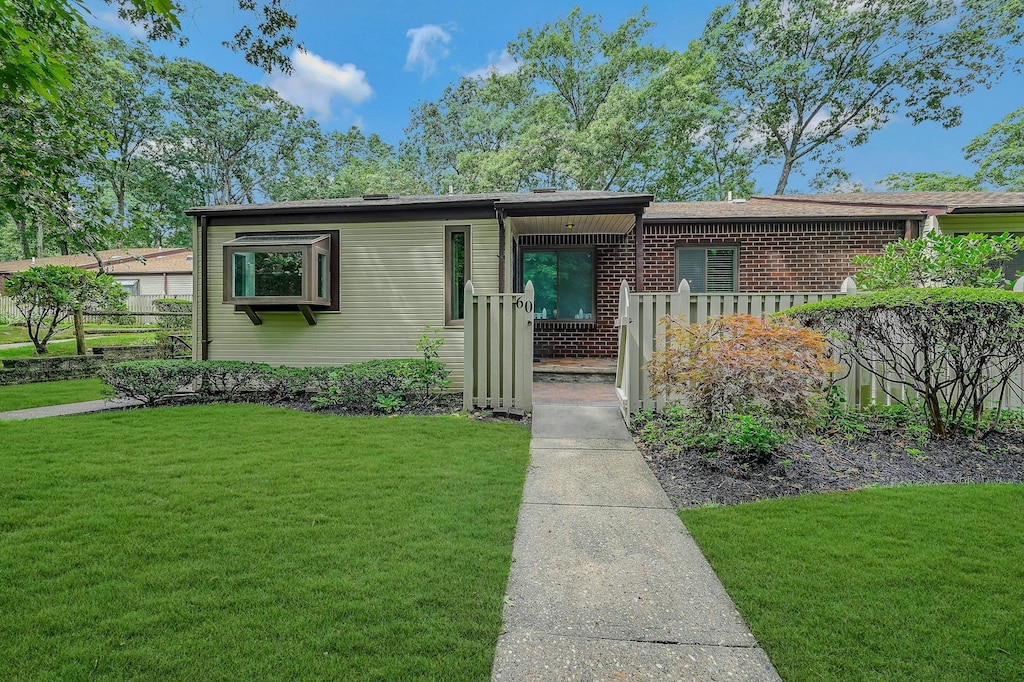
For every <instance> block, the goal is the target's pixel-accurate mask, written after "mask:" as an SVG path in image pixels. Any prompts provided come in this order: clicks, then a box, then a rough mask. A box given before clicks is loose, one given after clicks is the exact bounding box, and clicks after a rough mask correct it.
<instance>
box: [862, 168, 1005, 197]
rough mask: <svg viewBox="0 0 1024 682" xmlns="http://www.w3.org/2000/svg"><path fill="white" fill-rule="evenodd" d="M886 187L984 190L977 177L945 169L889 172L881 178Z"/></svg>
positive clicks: (941, 190)
mask: <svg viewBox="0 0 1024 682" xmlns="http://www.w3.org/2000/svg"><path fill="white" fill-rule="evenodd" d="M882 185H884V186H885V188H886V189H890V190H896V191H900V192H984V191H985V188H984V187H983V186H982V184H981V183H980V182H978V180H977V178H972V177H971V176H969V175H954V174H953V173H947V172H946V171H940V172H937V173H929V172H917V173H890V174H889V175H887V176H885V178H883V179H882Z"/></svg>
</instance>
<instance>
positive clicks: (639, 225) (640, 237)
mask: <svg viewBox="0 0 1024 682" xmlns="http://www.w3.org/2000/svg"><path fill="white" fill-rule="evenodd" d="M633 233H634V234H635V235H636V288H635V291H643V290H644V213H643V211H638V212H637V213H636V222H635V226H634V227H633Z"/></svg>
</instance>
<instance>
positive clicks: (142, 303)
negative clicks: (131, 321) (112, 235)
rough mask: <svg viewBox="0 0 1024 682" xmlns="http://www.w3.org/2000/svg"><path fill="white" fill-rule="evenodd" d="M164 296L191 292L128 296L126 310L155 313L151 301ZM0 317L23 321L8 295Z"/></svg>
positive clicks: (1, 301) (0, 299) (144, 319)
mask: <svg viewBox="0 0 1024 682" xmlns="http://www.w3.org/2000/svg"><path fill="white" fill-rule="evenodd" d="M164 298H174V299H181V300H185V301H191V300H192V294H179V295H176V296H168V295H166V294H145V295H136V296H129V297H128V298H127V299H126V300H125V303H126V305H127V306H128V311H129V312H133V313H155V312H158V311H157V309H156V308H155V307H154V306H153V301H158V300H160V299H164ZM0 318H2V319H3V320H6V321H7V322H9V323H17V322H24V321H25V318H24V316H23V315H22V314H21V312H20V311H19V310H18V309H17V308H16V307H15V306H14V301H13V300H12V299H11V297H10V296H0ZM157 320H158V318H157V317H156V316H144V315H138V316H136V319H135V321H136V322H137V323H139V324H153V323H155V322H157Z"/></svg>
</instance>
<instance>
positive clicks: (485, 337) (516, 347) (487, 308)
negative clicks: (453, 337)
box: [463, 281, 534, 414]
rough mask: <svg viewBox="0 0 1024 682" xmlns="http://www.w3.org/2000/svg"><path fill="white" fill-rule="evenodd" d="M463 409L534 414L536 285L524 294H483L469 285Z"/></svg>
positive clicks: (529, 284) (527, 286) (531, 285)
mask: <svg viewBox="0 0 1024 682" xmlns="http://www.w3.org/2000/svg"><path fill="white" fill-rule="evenodd" d="M465 301H466V313H465V328H464V330H465V346H464V348H465V350H464V353H465V356H464V365H463V371H464V373H465V387H464V388H463V406H464V407H465V409H467V410H473V409H487V410H493V411H496V412H507V413H512V414H525V413H527V412H529V411H531V410H532V409H533V303H534V295H533V283H532V282H527V283H526V286H525V287H524V291H523V292H522V293H512V294H496V293H477V291H476V289H475V288H474V287H473V283H472V282H471V281H470V282H466V298H465Z"/></svg>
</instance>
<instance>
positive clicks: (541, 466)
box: [523, 448, 671, 509]
mask: <svg viewBox="0 0 1024 682" xmlns="http://www.w3.org/2000/svg"><path fill="white" fill-rule="evenodd" d="M523 502H526V503H547V504H560V505H566V504H572V505H603V506H614V507H661V508H663V509H670V508H671V506H670V503H669V500H668V498H667V497H666V496H665V492H664V491H663V490H662V488H661V485H660V484H659V483H658V479H656V478H655V477H654V474H652V473H651V470H650V469H649V468H648V466H647V464H646V463H644V461H643V459H641V458H640V457H639V456H638V455H637V452H636V450H565V449H547V448H538V449H534V450H532V455H531V459H530V474H529V476H528V477H527V480H526V487H525V489H524V491H523Z"/></svg>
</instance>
